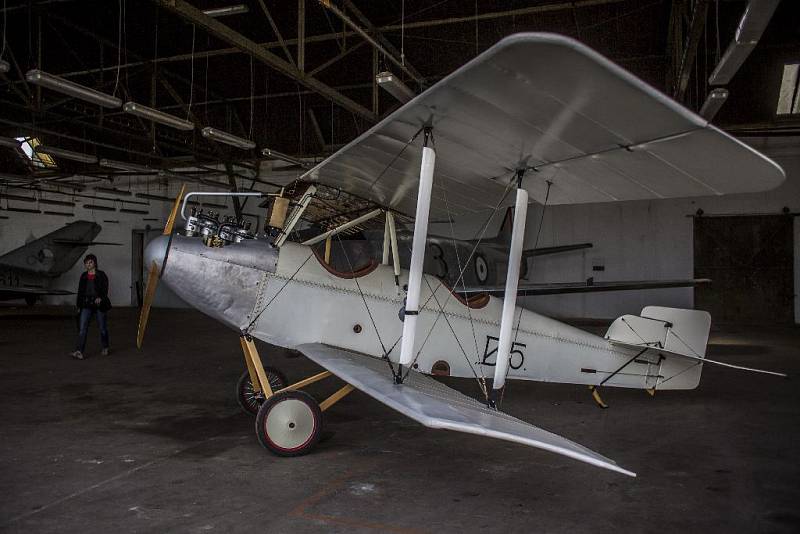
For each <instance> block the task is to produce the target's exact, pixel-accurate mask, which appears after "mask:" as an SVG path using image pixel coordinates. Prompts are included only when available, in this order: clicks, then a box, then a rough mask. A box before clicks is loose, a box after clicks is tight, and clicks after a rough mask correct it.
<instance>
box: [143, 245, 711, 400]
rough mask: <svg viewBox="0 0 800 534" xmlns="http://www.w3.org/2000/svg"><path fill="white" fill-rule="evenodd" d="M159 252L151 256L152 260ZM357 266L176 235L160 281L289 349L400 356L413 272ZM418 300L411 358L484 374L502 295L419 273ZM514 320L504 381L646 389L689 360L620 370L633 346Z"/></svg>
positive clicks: (449, 371) (443, 371)
mask: <svg viewBox="0 0 800 534" xmlns="http://www.w3.org/2000/svg"><path fill="white" fill-rule="evenodd" d="M165 245H166V243H162V244H161V245H158V244H157V245H154V249H157V248H158V247H159V246H160V247H161V248H162V250H163V248H164V247H165ZM154 249H148V255H149V256H152V257H154V258H157V257H158V255H159V254H158V252H157V251H156V252H154V251H153V250H154ZM149 261H150V260H148V263H149ZM156 263H157V264H159V265H160V261H159V260H158V259H156ZM353 267H354V269H350V271H353V270H354V271H356V273H357V274H359V276H357V277H352V275H351V273H337V272H335V271H333V269H331V268H330V267H328V266H326V264H325V263H324V261H322V259H321V258H319V257H318V256H317V255H316V254H315V253H314V252H313V250H312V249H311V248H310V247H307V246H303V245H299V244H295V243H286V244H284V245H283V246H282V247H281V248H280V249H277V248H274V247H272V246H271V245H270V244H269V243H267V242H266V241H262V240H253V241H245V242H243V243H240V244H234V245H229V246H226V247H223V248H212V247H207V246H205V245H204V244H203V242H202V241H201V240H200V239H199V238H187V237H184V236H180V235H176V236H174V239H173V242H172V246H171V248H170V251H169V255H168V261H167V262H166V265H165V267H164V272H163V274H162V281H164V282H166V283H167V284H168V285H169V286H170V287H171V289H173V290H174V291H175V292H176V293H177V294H178V295H179V296H180V297H181V298H183V299H184V300H186V301H187V302H189V303H190V304H192V305H193V306H195V307H196V308H198V309H199V310H200V311H203V312H204V313H206V314H207V315H210V316H212V317H214V318H216V319H218V320H220V321H222V322H224V323H225V324H227V325H229V326H230V327H232V328H234V329H236V330H237V331H246V332H248V333H250V334H251V335H253V336H254V337H256V338H258V339H261V340H263V341H266V342H268V343H272V344H274V345H278V346H281V347H286V348H294V347H296V346H298V345H302V344H305V343H326V344H329V345H333V346H337V347H342V348H345V349H348V350H353V351H357V352H361V353H364V354H368V355H371V356H374V357H379V358H380V357H383V356H384V355H388V358H389V360H391V361H393V362H396V361H397V360H398V358H399V354H400V341H399V340H400V338H401V336H402V327H403V322H402V318H401V317H402V313H401V309H402V308H403V305H404V302H403V299H404V296H405V292H404V290H403V286H404V284H406V282H407V279H408V272H407V271H405V270H403V271H402V272H401V275H400V283H399V285H396V284H395V278H394V273H393V270H392V268H391V266H388V265H374V264H373V265H371V266H367V267H365V268H363V269H361V268H360V266H353ZM421 302H422V304H423V306H422V307H421V309H420V312H419V318H418V323H417V324H418V327H417V328H418V333H417V336H416V339H417V341H416V343H415V350H414V354H415V360H414V362H413V365H412V367H413V368H414V369H415V370H417V371H420V372H423V373H426V374H434V375H449V376H455V377H487V378H491V377H492V375H493V373H494V362H495V357H496V351H497V336H498V334H499V331H500V317H501V310H502V299H498V298H495V297H491V296H488V295H486V296H482V297H481V296H479V297H473V299H472V300H471V301H470V302H471V305H467V303H466V302H465V301H463V300H462V299H460V298H459V297H457V296H456V295H454V294H453V293H452V292H451V291H450V290H449V289H448V287H447V286H445V285H444V284H443V283H442V282H441V281H440V280H439V279H437V278H435V277H433V276H430V275H425V278H424V281H423V284H422V296H421ZM515 317H516V318H517V320H516V321H515V323H516V322H518V325H519V326H518V327H517V328H515V335H514V343H513V347H512V353H511V362H510V369H509V375H508V378H510V379H522V380H536V381H545V382H564V383H573V384H588V385H598V384H600V383H601V382H602V381H603V380H604V379H606V378H608V377H609V376H611V378H610V379H608V380H607V381H606V382H605V385H609V386H618V387H631V388H650V387H653V386H654V385H656V382H657V380H658V377H663V376H672V375H676V374H678V373H680V371H681V370H682V369H677V368H676V366H680V365H683V366H687V365H688V364H685V363H682V362H679V361H677V360H671V361H667V362H659V361H658V360H655V359H652V358H647V357H642V358H641V359H639V360H637V361H636V362H635V363H633V364H631V365H629V366H628V367H627V368H626V369H625V371H624V372H619V373H616V374H615V371H617V370H618V369H619V367H620V366H622V365H623V364H625V362H627V361H629V360H630V359H631V358H632V357H633V356H635V354H636V352H635V351H633V350H631V349H625V348H620V347H618V346H614V345H612V344H611V343H610V342H609V341H607V340H606V339H604V338H602V337H599V336H596V335H593V334H590V333H588V332H585V331H583V330H580V329H578V328H575V327H573V326H570V325H567V324H564V323H561V322H559V321H556V320H554V319H551V318H548V317H545V316H543V315H540V314H537V313H535V312H532V311H530V310H526V309H523V308H520V307H517V309H516V314H515ZM395 366H396V365H395ZM667 366H669V367H670V368H669V369H666V368H665V367H667ZM687 369H688V367H687ZM387 372H388V367H387ZM699 374H700V373H699V368H697V370H696V372H695V371H693V370H688V372H683V373H682V374H679V375H678V376H676V378H675V379H674V380H671V381H669V382H667V383H664V384H663V386H661V385H659V387H660V388H661V389H687V388H693V387H696V385H697V381H698V380H699ZM612 375H613V376H612Z"/></svg>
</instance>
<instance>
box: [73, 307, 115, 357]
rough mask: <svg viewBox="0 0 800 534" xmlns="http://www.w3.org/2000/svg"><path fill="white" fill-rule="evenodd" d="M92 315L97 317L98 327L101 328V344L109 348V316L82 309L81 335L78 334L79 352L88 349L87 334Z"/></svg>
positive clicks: (89, 309)
mask: <svg viewBox="0 0 800 534" xmlns="http://www.w3.org/2000/svg"><path fill="white" fill-rule="evenodd" d="M92 315H97V326H98V327H99V328H100V344H101V345H103V348H104V349H107V348H108V314H107V313H106V312H104V311H100V310H95V309H92V308H82V309H81V319H80V333H79V334H78V350H79V351H81V352H83V351H84V349H85V348H86V334H88V333H89V323H90V322H91V320H92Z"/></svg>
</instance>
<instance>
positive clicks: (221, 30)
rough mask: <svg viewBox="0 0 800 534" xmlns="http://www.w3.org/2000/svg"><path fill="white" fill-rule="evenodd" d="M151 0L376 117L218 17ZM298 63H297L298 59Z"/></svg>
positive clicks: (175, 0) (174, 0) (176, 1)
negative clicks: (222, 21)
mask: <svg viewBox="0 0 800 534" xmlns="http://www.w3.org/2000/svg"><path fill="white" fill-rule="evenodd" d="M154 1H156V2H157V3H158V4H159V5H161V6H163V7H164V8H166V9H168V10H170V11H172V12H173V13H175V14H176V15H178V16H179V17H181V18H182V19H184V20H185V21H187V22H189V23H191V24H195V25H197V26H199V27H201V28H203V29H204V30H206V31H207V32H209V33H210V34H211V35H213V36H214V37H216V38H218V39H220V40H222V41H225V42H227V43H228V44H230V45H232V46H234V47H236V48H237V49H239V50H241V51H242V52H244V53H246V54H249V55H251V56H253V58H255V59H257V60H258V61H260V62H261V63H264V64H265V65H268V66H269V67H271V68H273V69H275V70H277V71H278V72H280V73H281V74H283V75H285V76H288V77H289V78H291V79H293V80H296V81H297V82H299V83H301V84H302V85H305V86H306V87H308V88H309V89H312V90H314V91H316V92H317V93H319V94H321V95H323V96H325V97H326V98H328V99H329V100H331V101H332V102H334V103H336V104H338V105H339V106H341V107H343V108H344V109H346V110H348V111H351V112H353V113H355V114H357V115H359V116H361V117H363V118H365V119H367V120H369V121H372V122H374V121H375V120H376V117H375V114H374V113H372V111H370V110H368V109H367V108H365V107H363V106H362V105H361V104H358V103H357V102H355V101H354V100H351V99H350V98H348V97H346V96H344V95H343V94H341V93H340V92H338V91H336V90H335V89H333V88H332V87H330V86H328V85H326V84H324V83H322V82H321V81H319V80H317V79H316V78H313V77H311V76H308V75H306V74H304V73H303V72H302V71H300V69H299V65H298V67H295V66H294V65H292V64H291V63H289V62H287V61H284V60H283V59H281V58H279V57H278V56H276V55H275V54H273V53H272V52H269V51H268V50H266V49H264V47H263V46H261V45H259V44H258V43H256V42H255V41H253V40H251V39H248V38H247V37H245V36H244V35H242V34H241V33H239V32H237V31H235V30H233V29H231V28H230V27H229V26H226V25H225V24H222V23H221V22H219V21H218V20H216V19H214V18H212V17H209V16H208V15H206V14H205V13H203V12H202V11H200V10H199V9H197V8H195V7H194V6H192V5H190V4H188V3H187V2H185V1H184V0H154ZM298 63H300V62H299V61H298Z"/></svg>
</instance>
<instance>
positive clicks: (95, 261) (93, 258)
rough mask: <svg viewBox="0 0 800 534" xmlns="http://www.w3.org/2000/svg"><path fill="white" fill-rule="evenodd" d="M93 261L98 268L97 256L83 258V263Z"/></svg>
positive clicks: (88, 255) (91, 255)
mask: <svg viewBox="0 0 800 534" xmlns="http://www.w3.org/2000/svg"><path fill="white" fill-rule="evenodd" d="M89 260H92V261H93V262H94V266H95V267H97V256H95V255H94V254H87V255H86V257H85V258H83V263H86V262H87V261H89Z"/></svg>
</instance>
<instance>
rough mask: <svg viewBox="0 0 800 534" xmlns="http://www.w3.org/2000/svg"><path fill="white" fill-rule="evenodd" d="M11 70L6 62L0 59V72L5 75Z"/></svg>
mask: <svg viewBox="0 0 800 534" xmlns="http://www.w3.org/2000/svg"><path fill="white" fill-rule="evenodd" d="M10 68H11V65H9V64H8V61H6V60H5V59H0V72H2V73H6V72H8V71H9V69H10Z"/></svg>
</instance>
